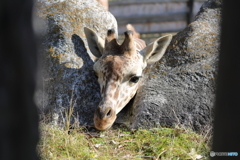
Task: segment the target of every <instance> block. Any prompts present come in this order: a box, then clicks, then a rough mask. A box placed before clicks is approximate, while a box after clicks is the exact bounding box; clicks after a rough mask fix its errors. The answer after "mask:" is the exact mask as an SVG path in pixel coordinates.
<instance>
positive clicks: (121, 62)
mask: <svg viewBox="0 0 240 160" xmlns="http://www.w3.org/2000/svg"><path fill="white" fill-rule="evenodd" d="M84 32H85V35H86V37H87V41H88V45H89V48H90V50H91V52H92V53H93V54H94V55H95V56H96V57H98V59H97V60H96V62H95V63H94V66H93V69H94V71H95V73H96V75H97V77H98V83H99V85H100V89H101V98H102V100H101V102H100V103H99V106H98V107H97V109H96V111H95V113H94V124H95V127H96V128H97V129H98V130H106V129H108V128H110V127H111V126H112V124H113V123H114V121H115V120H116V117H117V114H118V113H119V112H120V111H121V110H122V109H123V108H124V107H125V106H126V104H127V103H128V102H129V101H130V100H131V99H132V98H133V96H134V95H135V94H136V92H137V89H138V86H139V80H141V78H142V73H143V70H144V68H145V67H146V66H147V64H153V63H154V62H156V61H158V60H160V59H161V57H162V56H163V54H164V53H165V51H166V48H167V46H168V45H169V43H170V41H171V39H172V36H171V35H167V36H164V37H160V38H158V39H157V40H156V41H154V42H153V43H151V44H149V45H148V46H146V45H145V42H144V41H143V40H140V39H135V38H133V35H132V32H131V31H126V32H125V33H124V34H125V39H124V41H123V43H122V44H119V43H118V42H117V35H116V34H115V31H114V29H111V30H108V32H107V37H106V39H105V41H104V40H103V39H102V38H101V37H99V36H98V35H97V34H96V33H95V32H94V31H93V30H91V29H89V28H84Z"/></svg>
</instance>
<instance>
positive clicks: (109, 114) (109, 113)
mask: <svg viewBox="0 0 240 160" xmlns="http://www.w3.org/2000/svg"><path fill="white" fill-rule="evenodd" d="M111 113H112V110H111V109H109V111H108V112H107V114H106V116H107V117H109V116H111Z"/></svg>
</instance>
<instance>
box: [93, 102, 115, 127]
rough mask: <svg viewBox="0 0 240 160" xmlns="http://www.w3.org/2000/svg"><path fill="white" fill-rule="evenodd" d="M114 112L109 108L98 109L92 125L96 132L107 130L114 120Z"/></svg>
mask: <svg viewBox="0 0 240 160" xmlns="http://www.w3.org/2000/svg"><path fill="white" fill-rule="evenodd" d="M116 118H117V116H116V112H115V110H113V109H112V108H111V107H107V108H105V107H102V106H100V107H98V108H97V109H96V111H95V114H94V125H95V128H97V129H98V130H107V129H109V128H110V127H111V126H112V125H113V123H114V121H115V120H116Z"/></svg>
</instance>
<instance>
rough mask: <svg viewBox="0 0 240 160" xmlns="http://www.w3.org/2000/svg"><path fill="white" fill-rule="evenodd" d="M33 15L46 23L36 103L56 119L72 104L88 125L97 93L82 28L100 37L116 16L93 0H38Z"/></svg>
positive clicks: (76, 114)
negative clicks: (90, 30) (35, 13)
mask: <svg viewBox="0 0 240 160" xmlns="http://www.w3.org/2000/svg"><path fill="white" fill-rule="evenodd" d="M37 15H38V16H39V17H40V18H42V19H43V20H44V21H45V23H46V25H47V29H46V32H45V35H44V40H43V48H42V51H41V55H40V57H41V58H42V68H43V69H42V73H41V76H40V77H41V78H42V79H43V80H42V81H40V83H39V84H42V86H41V85H40V87H39V89H38V90H37V92H36V99H37V103H38V106H39V108H40V110H44V111H46V110H48V111H51V113H53V115H55V116H54V117H55V119H56V120H59V119H62V115H64V110H65V108H68V107H69V106H71V104H72V106H74V113H75V114H74V115H75V117H76V118H77V119H79V121H80V123H81V124H88V125H91V124H92V123H93V112H94V110H95V108H96V107H97V105H98V103H99V100H100V93H99V85H98V83H97V79H96V78H95V75H94V72H93V69H92V66H93V61H94V59H95V57H94V56H93V55H92V54H91V52H90V51H88V50H87V49H88V46H87V45H88V44H87V41H86V39H85V35H84V31H83V28H84V27H88V28H91V29H93V30H95V31H96V32H97V33H98V34H99V35H100V36H101V37H103V38H104V37H105V35H106V32H107V30H108V29H110V28H115V30H117V23H116V20H115V18H114V17H113V16H112V15H111V14H110V13H109V12H108V11H106V10H105V9H103V7H102V6H101V5H100V4H98V2H97V1H95V0H88V1H87V2H86V1H85V0H59V1H56V0H38V3H37ZM86 48H87V49H86ZM40 80H41V79H40Z"/></svg>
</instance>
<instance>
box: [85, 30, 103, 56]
mask: <svg viewBox="0 0 240 160" xmlns="http://www.w3.org/2000/svg"><path fill="white" fill-rule="evenodd" d="M84 33H85V35H86V38H87V42H88V46H89V49H90V51H91V52H92V54H93V55H94V56H96V57H98V58H99V57H101V56H102V54H103V49H104V43H105V42H104V40H103V39H102V38H101V37H99V36H98V35H97V34H96V33H95V32H94V31H93V30H91V29H89V28H87V27H84Z"/></svg>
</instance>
